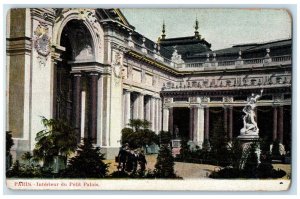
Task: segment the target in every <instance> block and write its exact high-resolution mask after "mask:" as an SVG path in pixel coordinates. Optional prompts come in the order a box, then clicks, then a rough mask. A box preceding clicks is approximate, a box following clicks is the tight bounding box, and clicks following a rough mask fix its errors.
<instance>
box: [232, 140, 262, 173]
mask: <svg viewBox="0 0 300 199" xmlns="http://www.w3.org/2000/svg"><path fill="white" fill-rule="evenodd" d="M237 138H238V139H239V141H240V143H241V145H242V149H243V153H242V157H241V160H240V165H239V168H240V169H243V168H244V166H245V163H246V162H247V158H248V155H249V152H250V147H251V144H253V143H255V142H258V139H259V136H258V135H240V136H238V137H237ZM255 153H256V155H257V162H258V164H259V163H260V145H259V143H257V148H256V151H255Z"/></svg>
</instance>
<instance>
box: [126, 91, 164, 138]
mask: <svg viewBox="0 0 300 199" xmlns="http://www.w3.org/2000/svg"><path fill="white" fill-rule="evenodd" d="M123 104H124V106H123V127H126V126H127V124H128V123H129V121H130V119H141V120H144V119H145V120H147V121H149V122H150V123H151V124H150V129H151V130H153V131H154V132H156V133H158V132H159V131H161V126H162V123H161V118H162V111H161V107H162V102H161V99H160V98H158V97H155V96H152V95H146V94H143V93H139V92H135V91H130V90H123Z"/></svg>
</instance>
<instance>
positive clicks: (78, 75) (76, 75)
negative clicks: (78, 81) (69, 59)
mask: <svg viewBox="0 0 300 199" xmlns="http://www.w3.org/2000/svg"><path fill="white" fill-rule="evenodd" d="M71 74H72V76H73V77H81V76H82V73H81V72H78V71H76V72H72V71H71Z"/></svg>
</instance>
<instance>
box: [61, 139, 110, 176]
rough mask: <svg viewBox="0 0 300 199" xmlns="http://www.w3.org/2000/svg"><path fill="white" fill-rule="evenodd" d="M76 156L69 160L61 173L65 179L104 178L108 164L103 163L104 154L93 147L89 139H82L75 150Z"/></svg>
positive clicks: (98, 148)
mask: <svg viewBox="0 0 300 199" xmlns="http://www.w3.org/2000/svg"><path fill="white" fill-rule="evenodd" d="M76 152H77V155H76V156H75V157H73V158H71V159H70V161H69V163H68V166H67V168H66V169H65V170H64V171H63V172H62V175H61V176H62V177H66V178H104V177H105V176H106V175H107V172H108V164H105V163H104V162H103V160H104V154H102V153H101V152H100V147H94V146H93V144H92V140H91V139H87V138H84V139H83V143H82V144H80V145H79V148H78V149H77V151H76Z"/></svg>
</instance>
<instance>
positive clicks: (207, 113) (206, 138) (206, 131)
mask: <svg viewBox="0 0 300 199" xmlns="http://www.w3.org/2000/svg"><path fill="white" fill-rule="evenodd" d="M204 126H205V131H204V139H205V140H208V139H209V107H205V124H204Z"/></svg>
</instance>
